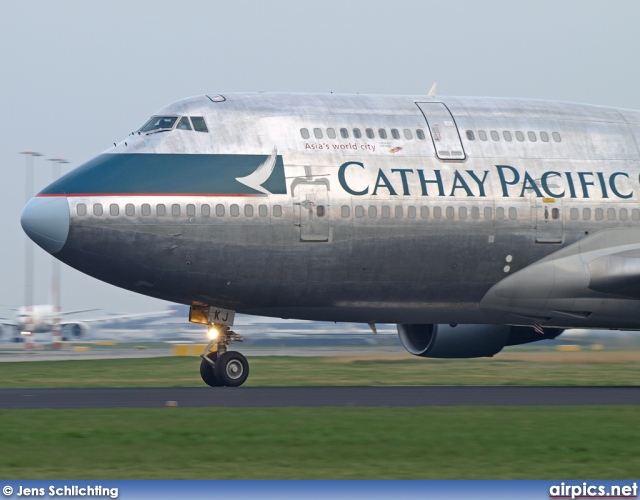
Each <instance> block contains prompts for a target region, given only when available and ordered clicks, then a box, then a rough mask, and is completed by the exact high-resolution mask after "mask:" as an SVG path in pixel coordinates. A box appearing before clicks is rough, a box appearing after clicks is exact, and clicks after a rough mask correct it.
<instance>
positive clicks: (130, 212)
mask: <svg viewBox="0 0 640 500" xmlns="http://www.w3.org/2000/svg"><path fill="white" fill-rule="evenodd" d="M124 213H125V214H126V215H128V216H129V217H131V216H133V215H135V214H136V207H134V206H133V203H127V204H126V205H125V206H124Z"/></svg>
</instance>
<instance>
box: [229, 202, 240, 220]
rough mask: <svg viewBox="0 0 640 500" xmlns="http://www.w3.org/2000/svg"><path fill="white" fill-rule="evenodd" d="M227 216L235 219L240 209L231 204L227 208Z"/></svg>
mask: <svg viewBox="0 0 640 500" xmlns="http://www.w3.org/2000/svg"><path fill="white" fill-rule="evenodd" d="M229 215H230V216H231V217H237V216H238V215H240V207H239V206H238V205H236V204H235V203H234V204H232V205H231V206H230V207H229Z"/></svg>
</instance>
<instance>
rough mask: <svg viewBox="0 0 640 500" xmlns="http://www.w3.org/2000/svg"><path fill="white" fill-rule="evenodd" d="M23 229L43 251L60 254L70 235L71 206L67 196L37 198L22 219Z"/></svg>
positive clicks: (31, 202) (27, 207)
mask: <svg viewBox="0 0 640 500" xmlns="http://www.w3.org/2000/svg"><path fill="white" fill-rule="evenodd" d="M20 223H21V224H22V229H23V230H24V232H25V233H27V236H29V238H31V239H32V240H33V241H34V242H35V243H36V244H37V245H38V246H40V247H41V248H42V249H43V250H46V251H47V252H49V253H50V254H54V253H57V252H59V251H60V250H61V249H62V247H63V246H64V244H65V242H66V241H67V236H68V235H69V204H68V203H67V198H66V197H65V196H46V197H35V198H31V200H29V203H27V206H26V207H24V210H23V211H22V217H20Z"/></svg>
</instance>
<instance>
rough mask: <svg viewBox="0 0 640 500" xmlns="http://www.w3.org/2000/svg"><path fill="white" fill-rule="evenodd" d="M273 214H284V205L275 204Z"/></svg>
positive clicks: (277, 215)
mask: <svg viewBox="0 0 640 500" xmlns="http://www.w3.org/2000/svg"><path fill="white" fill-rule="evenodd" d="M273 216H274V217H281V216H282V206H281V205H274V206H273Z"/></svg>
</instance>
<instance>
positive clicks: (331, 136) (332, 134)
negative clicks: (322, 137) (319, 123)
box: [327, 128, 336, 139]
mask: <svg viewBox="0 0 640 500" xmlns="http://www.w3.org/2000/svg"><path fill="white" fill-rule="evenodd" d="M327 137H328V138H329V139H335V138H336V131H335V130H334V129H332V128H328V129H327Z"/></svg>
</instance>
